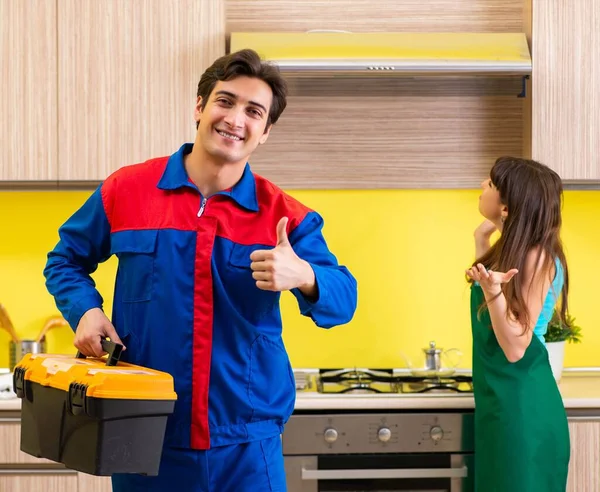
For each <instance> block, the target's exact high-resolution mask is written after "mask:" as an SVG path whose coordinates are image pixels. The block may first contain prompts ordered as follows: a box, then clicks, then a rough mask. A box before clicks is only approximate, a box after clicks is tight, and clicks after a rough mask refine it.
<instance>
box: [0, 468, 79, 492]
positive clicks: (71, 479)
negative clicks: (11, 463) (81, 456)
mask: <svg viewBox="0 0 600 492" xmlns="http://www.w3.org/2000/svg"><path fill="white" fill-rule="evenodd" d="M0 490H1V491H3V492H4V491H6V492H9V491H10V492H32V491H40V492H41V491H43V492H78V489H77V474H76V473H75V472H72V471H70V470H66V471H65V472H63V473H61V474H57V473H50V472H48V473H32V472H31V471H28V470H16V469H15V470H3V469H0Z"/></svg>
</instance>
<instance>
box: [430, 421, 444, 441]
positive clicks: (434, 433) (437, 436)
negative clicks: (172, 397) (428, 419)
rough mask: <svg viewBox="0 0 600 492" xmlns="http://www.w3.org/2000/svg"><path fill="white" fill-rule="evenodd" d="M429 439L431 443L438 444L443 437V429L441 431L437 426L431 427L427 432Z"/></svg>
mask: <svg viewBox="0 0 600 492" xmlns="http://www.w3.org/2000/svg"><path fill="white" fill-rule="evenodd" d="M429 437H431V440H432V441H435V442H438V441H441V440H442V438H443V437H444V429H442V428H441V427H440V426H439V425H436V426H434V427H432V428H431V429H430V430H429Z"/></svg>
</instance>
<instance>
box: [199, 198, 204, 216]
mask: <svg viewBox="0 0 600 492" xmlns="http://www.w3.org/2000/svg"><path fill="white" fill-rule="evenodd" d="M205 208H206V198H204V197H202V202H201V203H200V210H198V217H202V214H203V213H204V209H205Z"/></svg>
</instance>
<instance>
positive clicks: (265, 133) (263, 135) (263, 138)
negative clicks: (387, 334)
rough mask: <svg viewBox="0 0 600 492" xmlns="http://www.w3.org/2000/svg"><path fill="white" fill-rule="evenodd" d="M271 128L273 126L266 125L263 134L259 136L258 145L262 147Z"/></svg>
mask: <svg viewBox="0 0 600 492" xmlns="http://www.w3.org/2000/svg"><path fill="white" fill-rule="evenodd" d="M271 128H273V125H267V127H266V128H265V131H264V133H263V134H262V135H261V137H260V140H259V141H258V143H259V145H262V144H264V143H265V142H266V141H267V139H268V138H269V134H270V133H271Z"/></svg>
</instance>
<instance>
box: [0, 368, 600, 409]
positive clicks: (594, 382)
mask: <svg viewBox="0 0 600 492" xmlns="http://www.w3.org/2000/svg"><path fill="white" fill-rule="evenodd" d="M559 389H560V392H561V394H562V396H563V401H564V405H565V408H567V409H586V408H589V409H592V408H593V409H600V371H594V372H584V371H581V372H580V371H577V372H570V371H569V372H565V373H564V374H563V376H562V379H561V381H560V383H559ZM473 407H474V401H473V395H471V394H469V395H456V394H452V395H434V394H413V395H407V394H399V393H394V394H385V395H381V394H360V395H358V394H354V395H351V394H346V395H341V394H321V393H315V392H310V391H308V392H301V391H299V392H298V393H297V395H296V405H295V409H296V410H343V409H353V410H386V409H387V410H403V409H422V410H427V409H436V408H440V409H452V408H457V409H460V408H473ZM20 409H21V399H20V398H12V399H0V411H10V410H12V411H14V410H20Z"/></svg>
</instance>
